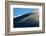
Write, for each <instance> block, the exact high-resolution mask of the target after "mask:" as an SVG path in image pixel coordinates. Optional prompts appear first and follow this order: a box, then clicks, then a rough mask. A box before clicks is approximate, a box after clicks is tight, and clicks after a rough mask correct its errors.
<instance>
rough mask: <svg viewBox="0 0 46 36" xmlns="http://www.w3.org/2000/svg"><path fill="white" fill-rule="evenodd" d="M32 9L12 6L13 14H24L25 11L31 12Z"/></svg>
mask: <svg viewBox="0 0 46 36" xmlns="http://www.w3.org/2000/svg"><path fill="white" fill-rule="evenodd" d="M32 11H33V9H32V8H13V16H17V17H18V16H19V15H24V14H27V13H31V12H32Z"/></svg>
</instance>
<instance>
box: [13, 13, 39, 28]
mask: <svg viewBox="0 0 46 36" xmlns="http://www.w3.org/2000/svg"><path fill="white" fill-rule="evenodd" d="M37 17H38V15H36V14H34V13H28V14H24V15H22V16H19V17H16V18H13V20H14V21H13V24H14V25H13V26H14V28H22V27H38V26H39V20H36V18H37Z"/></svg>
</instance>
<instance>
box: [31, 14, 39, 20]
mask: <svg viewBox="0 0 46 36" xmlns="http://www.w3.org/2000/svg"><path fill="white" fill-rule="evenodd" d="M31 18H32V19H35V20H39V13H34V14H33V15H31Z"/></svg>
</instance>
